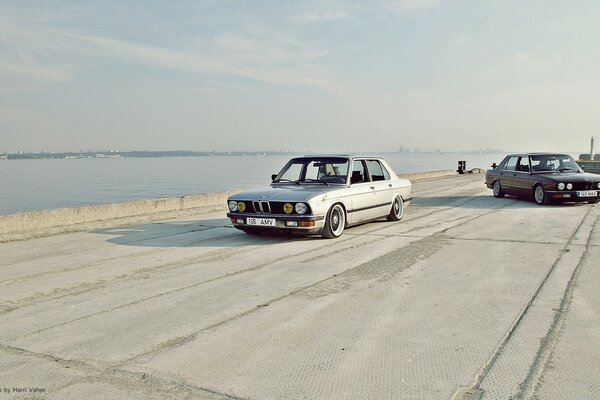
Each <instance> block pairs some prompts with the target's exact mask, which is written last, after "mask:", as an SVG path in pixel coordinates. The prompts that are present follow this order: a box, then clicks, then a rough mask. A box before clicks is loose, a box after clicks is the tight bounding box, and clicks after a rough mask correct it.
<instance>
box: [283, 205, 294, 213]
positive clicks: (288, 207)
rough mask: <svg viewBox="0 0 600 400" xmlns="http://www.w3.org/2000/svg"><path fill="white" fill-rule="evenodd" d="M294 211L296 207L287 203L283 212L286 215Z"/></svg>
mask: <svg viewBox="0 0 600 400" xmlns="http://www.w3.org/2000/svg"><path fill="white" fill-rule="evenodd" d="M292 211H294V207H293V206H292V205H291V204H290V203H285V204H284V205H283V212H284V213H286V214H289V213H291V212H292Z"/></svg>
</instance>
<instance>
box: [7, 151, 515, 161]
mask: <svg viewBox="0 0 600 400" xmlns="http://www.w3.org/2000/svg"><path fill="white" fill-rule="evenodd" d="M308 153H311V152H298V151H177V150H175V151H77V152H70V151H67V152H14V153H4V154H0V160H45V159H58V160H70V159H86V158H102V159H114V158H160V157H213V156H219V157H247V156H249V157H267V156H295V155H303V154H308ZM501 153H506V152H505V151H502V150H497V149H493V150H490V149H486V150H464V151H439V150H436V151H418V150H415V151H396V152H370V154H394V155H407V156H410V155H423V154H431V155H437V154H501Z"/></svg>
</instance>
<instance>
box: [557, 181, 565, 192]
mask: <svg viewBox="0 0 600 400" xmlns="http://www.w3.org/2000/svg"><path fill="white" fill-rule="evenodd" d="M558 190H565V184H564V183H562V182H561V183H559V184H558Z"/></svg>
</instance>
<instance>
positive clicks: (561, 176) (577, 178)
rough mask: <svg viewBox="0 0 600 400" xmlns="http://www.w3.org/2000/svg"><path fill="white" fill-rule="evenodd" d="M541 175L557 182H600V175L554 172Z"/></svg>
mask: <svg viewBox="0 0 600 400" xmlns="http://www.w3.org/2000/svg"><path fill="white" fill-rule="evenodd" d="M540 175H542V176H544V177H545V178H547V179H548V180H551V181H555V182H600V175H596V174H590V173H588V172H583V173H582V172H553V173H549V174H540Z"/></svg>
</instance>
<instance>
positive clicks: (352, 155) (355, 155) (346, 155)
mask: <svg viewBox="0 0 600 400" xmlns="http://www.w3.org/2000/svg"><path fill="white" fill-rule="evenodd" d="M294 158H373V159H381V158H382V157H381V156H373V155H369V154H305V155H303V156H298V157H294Z"/></svg>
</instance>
